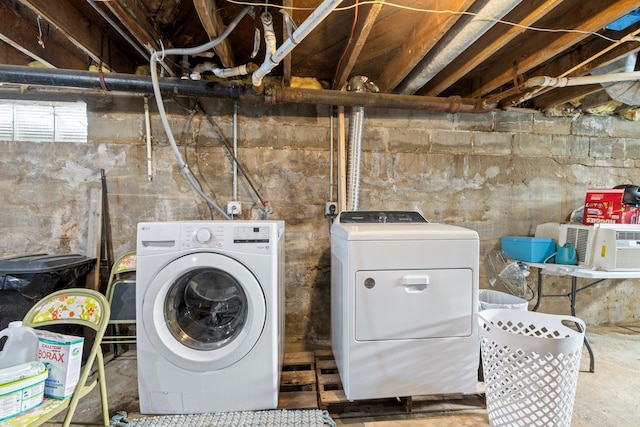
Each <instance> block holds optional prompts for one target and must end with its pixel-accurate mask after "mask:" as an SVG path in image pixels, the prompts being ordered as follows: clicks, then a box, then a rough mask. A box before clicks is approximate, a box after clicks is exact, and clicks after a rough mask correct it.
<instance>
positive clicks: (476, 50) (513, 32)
mask: <svg viewBox="0 0 640 427" xmlns="http://www.w3.org/2000/svg"><path fill="white" fill-rule="evenodd" d="M561 2H562V0H532V1H527V2H524V4H522V7H519V8H517V9H515V10H513V11H512V12H510V13H509V14H508V15H507V16H505V18H504V20H505V21H507V22H518V23H519V25H518V26H509V27H508V29H507V30H506V31H505V29H504V27H503V26H502V25H501V24H498V25H497V26H495V27H493V28H492V29H490V30H489V31H488V32H487V33H486V34H485V35H484V36H482V37H481V38H480V39H479V40H478V42H477V43H476V44H475V45H474V46H473V49H467V50H465V51H464V52H463V53H462V54H461V55H460V56H459V57H457V58H456V59H455V60H454V61H453V62H451V64H449V65H448V66H447V67H446V68H445V69H444V70H442V72H441V73H439V74H438V76H436V78H434V79H432V80H431V81H429V82H428V83H427V85H426V86H425V87H424V88H423V89H422V90H420V91H419V92H418V93H419V94H421V95H431V96H437V95H439V94H441V93H442V92H443V91H444V90H445V89H447V88H448V87H449V86H451V85H452V84H454V83H455V82H456V81H458V80H459V79H460V78H462V77H464V76H465V74H467V73H469V72H470V71H471V70H473V69H475V68H476V67H477V66H478V65H480V64H481V63H482V62H483V61H485V60H486V59H487V58H489V57H490V56H492V55H494V54H495V53H496V52H498V51H499V50H500V49H502V48H503V47H505V46H506V45H507V44H508V43H509V42H511V41H512V40H513V39H514V38H515V37H517V36H519V35H520V34H522V33H523V32H524V31H525V29H524V28H523V26H530V25H533V24H534V23H536V22H537V21H538V20H540V19H541V18H542V17H544V16H545V15H546V14H548V13H549V12H551V11H552V10H553V9H554V8H555V7H556V6H558V5H559V4H560V3H561Z"/></svg>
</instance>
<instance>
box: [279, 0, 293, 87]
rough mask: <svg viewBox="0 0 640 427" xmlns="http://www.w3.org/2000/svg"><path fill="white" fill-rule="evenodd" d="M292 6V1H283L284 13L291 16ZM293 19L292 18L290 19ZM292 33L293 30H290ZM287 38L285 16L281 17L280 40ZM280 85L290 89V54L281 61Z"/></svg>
mask: <svg viewBox="0 0 640 427" xmlns="http://www.w3.org/2000/svg"><path fill="white" fill-rule="evenodd" d="M292 6H293V0H283V1H282V7H283V9H284V10H285V12H286V13H287V14H288V15H289V16H291V14H290V13H289V11H291V10H292V9H291V7H292ZM291 19H293V17H292V18H291ZM291 31H292V32H293V31H294V29H293V28H292V29H291ZM288 38H289V33H288V32H287V15H285V14H283V15H282V40H287V39H288ZM282 85H283V86H284V87H291V53H289V55H287V56H285V57H284V59H283V60H282Z"/></svg>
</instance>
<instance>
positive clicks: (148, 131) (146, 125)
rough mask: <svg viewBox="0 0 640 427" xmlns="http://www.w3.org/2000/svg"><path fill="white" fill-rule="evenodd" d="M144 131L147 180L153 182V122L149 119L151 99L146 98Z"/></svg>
mask: <svg viewBox="0 0 640 427" xmlns="http://www.w3.org/2000/svg"><path fill="white" fill-rule="evenodd" d="M144 129H145V132H146V134H147V135H146V140H147V179H148V180H149V182H151V181H153V167H152V164H151V154H152V151H151V120H150V118H149V98H148V97H146V96H145V97H144Z"/></svg>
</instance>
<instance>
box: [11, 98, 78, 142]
mask: <svg viewBox="0 0 640 427" xmlns="http://www.w3.org/2000/svg"><path fill="white" fill-rule="evenodd" d="M87 127H88V120H87V104H86V103H84V102H42V101H9V100H0V140H2V141H30V142H87Z"/></svg>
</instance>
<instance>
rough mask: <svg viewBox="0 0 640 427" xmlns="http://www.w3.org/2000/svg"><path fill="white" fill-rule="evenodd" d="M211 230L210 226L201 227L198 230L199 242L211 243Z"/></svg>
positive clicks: (197, 238) (197, 237)
mask: <svg viewBox="0 0 640 427" xmlns="http://www.w3.org/2000/svg"><path fill="white" fill-rule="evenodd" d="M211 237H212V236H211V231H210V230H209V229H208V228H201V229H200V230H198V231H197V232H196V240H197V241H198V243H202V244H204V243H209V242H210V241H211Z"/></svg>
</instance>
